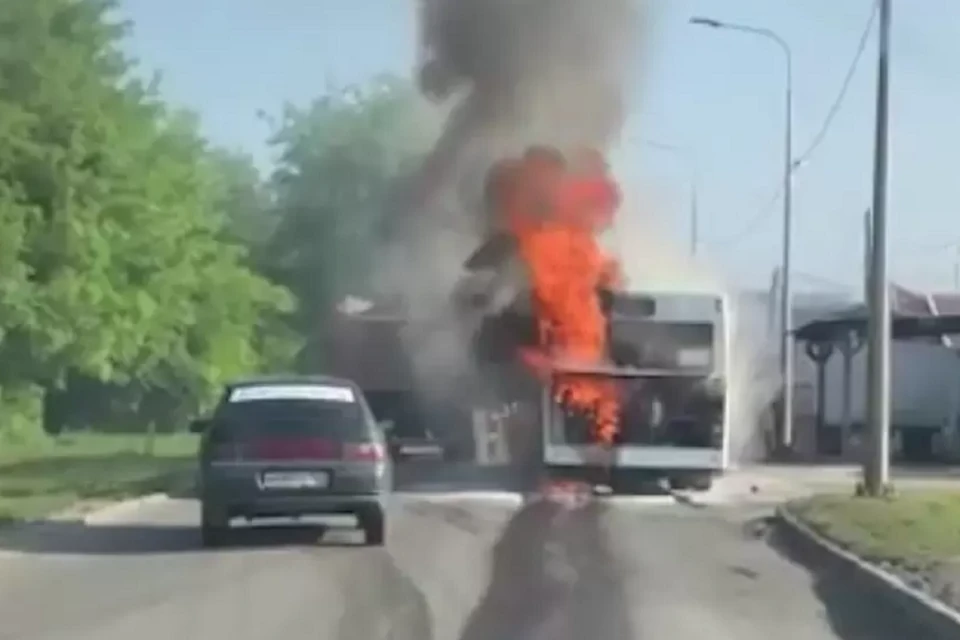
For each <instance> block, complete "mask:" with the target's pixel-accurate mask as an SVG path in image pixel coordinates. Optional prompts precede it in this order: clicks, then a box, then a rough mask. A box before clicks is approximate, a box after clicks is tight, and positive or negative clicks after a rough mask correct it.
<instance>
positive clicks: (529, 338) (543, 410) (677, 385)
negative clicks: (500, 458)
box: [462, 147, 731, 490]
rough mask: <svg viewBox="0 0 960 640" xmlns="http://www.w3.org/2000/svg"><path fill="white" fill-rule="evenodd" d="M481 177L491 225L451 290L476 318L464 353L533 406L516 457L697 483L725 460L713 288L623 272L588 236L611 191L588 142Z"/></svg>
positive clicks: (725, 344) (549, 468) (599, 473)
mask: <svg viewBox="0 0 960 640" xmlns="http://www.w3.org/2000/svg"><path fill="white" fill-rule="evenodd" d="M487 186H488V189H487V195H488V206H489V208H490V209H491V234H490V236H489V238H488V240H487V241H486V242H484V243H483V244H482V245H481V246H480V247H479V248H478V249H477V251H476V252H475V253H474V254H473V255H472V256H471V257H470V258H469V259H468V260H467V262H466V263H465V267H466V269H467V270H468V272H470V273H471V274H472V275H471V277H470V278H468V279H467V280H468V281H469V280H471V279H472V281H473V282H472V284H471V285H470V286H466V285H465V286H464V290H468V291H470V294H469V295H468V296H463V297H462V298H463V304H466V305H471V306H472V307H473V308H474V309H480V314H481V315H482V316H483V318H484V319H483V322H482V323H481V325H480V330H479V331H478V335H477V339H476V341H475V345H474V351H475V357H476V358H477V360H478V361H479V362H480V363H482V366H484V367H486V370H487V372H488V375H489V376H490V377H493V378H501V379H502V380H504V381H505V383H504V384H503V385H502V388H501V391H502V395H503V398H502V399H503V401H504V402H505V403H507V404H511V403H517V402H522V403H527V404H535V405H537V406H538V409H539V411H538V415H539V419H538V424H537V425H536V428H537V429H538V430H539V431H540V438H539V440H540V441H539V447H538V449H537V455H536V458H537V459H536V461H534V460H533V459H529V462H528V463H530V464H534V463H537V464H540V465H542V467H543V469H544V471H545V472H546V473H547V474H548V475H551V476H559V477H562V478H569V477H573V478H578V479H584V480H588V481H591V482H594V481H595V482H597V483H599V482H602V483H604V484H610V485H612V486H613V488H614V489H615V490H616V489H617V488H625V489H626V488H630V487H633V486H634V485H635V484H636V483H641V482H645V481H646V480H648V479H649V478H650V477H656V478H658V479H666V480H668V481H669V482H670V484H671V485H672V486H673V487H674V488H678V489H700V490H703V489H707V488H708V487H709V486H710V484H711V481H712V478H713V476H714V475H715V474H717V473H719V472H722V471H723V470H724V469H725V468H726V466H727V464H728V460H729V453H728V451H729V429H728V421H729V415H730V403H729V402H727V384H726V382H727V380H728V378H729V375H728V374H729V371H728V368H729V363H730V354H729V344H730V339H731V333H730V332H731V322H730V320H729V308H728V307H729V304H728V301H727V300H726V298H725V296H723V295H721V294H718V293H715V292H710V291H705V292H696V291H670V290H659V291H649V290H643V287H642V286H639V287H638V286H628V285H627V283H625V282H624V279H623V277H622V275H621V274H620V272H619V268H618V264H617V262H616V260H615V259H613V258H612V257H610V256H607V255H605V254H604V252H603V251H602V249H601V248H600V245H599V243H598V242H597V239H596V236H597V234H598V233H599V232H601V231H602V230H604V229H605V228H607V226H609V225H610V223H611V221H612V218H613V215H614V213H615V211H616V209H617V208H618V207H619V199H620V196H619V192H618V189H617V187H616V184H615V183H614V181H613V179H612V177H611V176H610V175H609V173H608V171H607V168H606V166H605V163H604V162H603V159H602V157H601V156H600V155H599V154H598V153H595V152H591V151H575V152H573V153H571V154H566V155H565V154H562V153H560V152H559V150H554V149H547V148H541V147H534V148H531V149H529V150H527V152H526V153H525V154H524V155H523V156H522V157H521V158H519V159H516V160H508V161H504V162H502V163H500V164H498V165H497V166H495V167H493V169H492V170H491V172H490V175H489V180H488V185H487ZM478 282H479V283H481V284H479V285H478V284H477V283H478ZM484 287H485V288H484ZM524 378H525V379H526V384H523V383H521V382H520V380H523V379H524ZM519 428H523V427H522V426H521V427H519ZM528 428H530V427H528Z"/></svg>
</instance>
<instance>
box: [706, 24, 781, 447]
mask: <svg viewBox="0 0 960 640" xmlns="http://www.w3.org/2000/svg"><path fill="white" fill-rule="evenodd" d="M690 24H693V25H697V26H701V27H709V28H711V29H725V30H728V31H739V32H741V33H746V34H748V35H753V36H759V37H761V38H764V39H765V40H768V41H770V42H773V43H774V44H776V45H777V46H778V47H779V48H780V50H781V51H782V52H783V56H784V63H785V68H784V71H785V75H786V77H785V81H786V82H785V93H784V98H785V105H784V106H785V108H786V109H785V113H784V115H785V116H786V118H785V122H784V137H785V140H784V156H783V160H784V162H783V257H782V259H781V264H780V320H781V323H782V327H781V333H780V376H781V380H782V381H783V401H782V403H781V409H780V419H781V430H782V433H781V440H782V442H781V444H782V445H783V448H784V450H786V451H789V450H790V448H791V447H792V446H793V373H794V372H793V368H794V365H793V361H794V352H793V345H794V340H793V290H792V286H791V275H792V270H791V266H790V262H791V259H790V255H791V248H792V244H793V243H792V233H793V170H794V166H795V163H794V160H793V54H792V53H791V51H790V45H788V44H787V41H786V40H784V39H783V38H782V37H781V36H780V35H778V34H777V33H776V32H774V31H771V30H770V29H762V28H757V27H751V26H748V25H742V24H734V23H730V22H723V21H721V20H714V19H713V18H704V17H693V18H690Z"/></svg>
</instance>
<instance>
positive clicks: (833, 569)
mask: <svg viewBox="0 0 960 640" xmlns="http://www.w3.org/2000/svg"><path fill="white" fill-rule="evenodd" d="M761 530H762V531H763V532H764V533H765V534H766V537H767V541H768V543H769V544H770V546H771V547H772V548H773V549H774V550H775V551H777V553H779V554H780V555H781V556H783V557H784V558H786V559H787V560H789V561H790V562H792V563H793V564H796V565H798V566H800V567H802V568H803V569H805V570H806V571H807V572H808V573H809V574H810V579H811V581H812V587H813V591H814V593H815V594H816V595H817V598H818V599H819V600H820V602H822V603H823V607H824V612H825V615H826V619H827V620H828V622H829V623H830V626H831V628H832V629H833V632H834V633H835V634H836V636H837V638H842V639H843V640H879V639H881V638H924V639H925V640H928V639H929V640H935V637H933V636H929V635H924V633H923V632H922V631H923V630H922V629H919V628H918V627H917V624H916V623H915V622H913V621H911V620H909V619H907V618H905V617H904V616H903V614H902V613H901V612H900V611H899V610H898V609H896V608H895V607H891V606H890V605H889V603H888V602H887V600H886V599H885V598H884V597H883V595H882V594H881V593H878V592H876V591H873V590H871V587H870V585H867V584H862V583H861V581H858V580H856V578H855V576H852V575H850V572H849V571H847V570H845V569H844V568H843V567H842V566H840V565H839V564H837V563H836V561H831V558H830V557H828V556H825V555H823V554H822V553H819V552H817V551H816V550H814V549H812V548H808V546H807V544H805V543H804V541H802V540H799V539H797V538H795V534H792V533H789V532H787V531H785V530H784V529H782V528H781V527H779V526H776V524H775V523H774V522H773V520H772V519H771V520H770V521H768V522H766V523H765V526H761V527H758V529H757V533H759V532H760V531H761Z"/></svg>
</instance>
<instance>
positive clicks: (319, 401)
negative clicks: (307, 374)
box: [213, 385, 372, 442]
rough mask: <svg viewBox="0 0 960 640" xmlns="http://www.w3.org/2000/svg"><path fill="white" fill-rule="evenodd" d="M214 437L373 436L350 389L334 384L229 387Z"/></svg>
mask: <svg viewBox="0 0 960 640" xmlns="http://www.w3.org/2000/svg"><path fill="white" fill-rule="evenodd" d="M215 422H216V427H215V429H214V434H213V437H214V439H215V440H220V441H223V440H251V439H260V438H286V437H291V438H301V437H307V438H323V439H327V440H334V441H337V442H365V441H369V440H370V438H371V436H372V429H371V428H370V425H369V424H368V422H369V421H368V420H367V419H366V412H365V411H364V406H363V404H362V402H361V400H360V398H359V397H358V396H357V394H356V393H354V391H353V390H352V389H351V388H349V387H345V386H334V385H329V386H327V385H290V386H280V385H262V386H244V387H237V388H235V389H233V390H231V391H230V392H229V393H228V395H227V397H226V398H224V401H223V402H221V404H220V407H219V408H218V410H217V414H216V418H215Z"/></svg>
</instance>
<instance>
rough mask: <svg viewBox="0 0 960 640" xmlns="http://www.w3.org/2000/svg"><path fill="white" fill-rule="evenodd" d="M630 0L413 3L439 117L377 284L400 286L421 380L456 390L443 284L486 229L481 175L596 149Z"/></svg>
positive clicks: (633, 20) (632, 39) (631, 70)
mask: <svg viewBox="0 0 960 640" xmlns="http://www.w3.org/2000/svg"><path fill="white" fill-rule="evenodd" d="M641 4H642V3H641V2H640V1H639V0H602V1H600V2H589V1H586V0H419V2H418V9H419V11H420V28H421V32H420V40H421V42H420V46H421V54H422V58H421V64H420V69H419V82H420V87H421V90H422V92H423V93H424V95H425V96H427V97H428V98H429V99H431V100H432V101H434V102H436V103H438V104H440V105H442V107H443V108H444V109H445V110H447V114H448V115H447V120H446V125H445V127H444V130H443V132H442V134H441V135H440V137H439V139H438V140H437V143H436V145H435V146H434V148H433V149H432V151H431V152H430V154H429V155H428V157H427V158H426V160H425V162H424V163H423V166H422V167H421V168H420V171H419V172H418V173H417V175H416V176H414V178H413V179H412V180H411V183H410V185H409V188H408V190H407V191H406V193H405V194H404V197H403V198H402V199H401V201H400V202H398V203H397V211H396V212H395V215H396V216H400V218H399V219H398V220H397V223H398V224H397V225H396V227H395V228H396V229H397V230H398V231H397V235H395V237H394V242H393V243H392V244H391V246H390V247H388V249H387V250H386V252H385V255H384V256H383V260H382V266H383V269H382V275H381V278H380V282H381V284H383V285H384V286H385V287H387V288H388V289H389V290H391V291H399V292H401V293H402V294H403V295H404V297H405V298H406V300H407V301H408V304H409V307H410V310H411V312H412V313H413V314H414V318H413V319H414V322H413V323H412V326H411V331H410V332H409V335H408V336H406V339H407V345H408V348H409V349H410V351H411V354H412V355H413V356H414V359H415V361H416V364H417V368H418V369H419V372H420V375H421V378H422V383H424V384H423V386H424V387H425V388H427V389H431V390H434V391H436V392H439V393H444V394H446V393H448V392H449V391H450V387H451V386H457V387H460V386H461V385H462V383H463V381H461V380H456V381H455V380H454V379H453V378H451V377H450V375H449V373H450V372H454V371H463V370H468V369H469V366H465V365H469V359H468V356H467V349H466V345H467V344H469V337H470V332H471V327H470V326H469V322H465V321H464V319H463V318H455V317H453V315H452V311H451V309H450V305H449V299H450V295H451V292H453V291H454V289H455V287H456V286H457V281H458V279H459V278H460V277H461V275H462V270H461V265H462V262H463V260H464V259H465V258H466V257H467V256H468V255H469V254H470V253H471V252H472V251H473V249H475V248H476V246H477V245H478V244H479V242H480V240H481V238H482V237H483V236H484V235H485V234H486V233H487V231H488V226H489V222H490V221H489V220H488V219H487V216H486V214H485V212H484V209H483V207H482V206H481V192H482V186H483V182H484V176H485V173H486V171H487V170H488V169H489V167H490V165H491V164H493V162H494V161H496V160H497V159H499V158H503V157H506V156H511V155H516V154H518V153H519V152H520V151H521V150H523V149H524V148H526V147H527V146H528V145H530V144H534V143H536V144H547V145H556V146H559V147H563V148H568V147H571V146H574V145H588V146H591V147H594V148H598V149H606V148H608V147H609V145H610V144H611V143H612V142H613V141H614V140H615V139H616V137H617V136H618V134H619V132H620V129H621V126H622V124H623V120H624V117H625V112H626V107H625V103H626V98H627V91H628V89H630V88H631V85H632V84H633V83H632V82H631V81H632V80H634V79H636V77H637V76H636V69H637V67H636V65H635V62H636V61H637V58H638V55H639V53H640V52H639V49H638V48H637V47H636V46H635V45H636V44H637V43H638V42H639V41H640V29H641V27H642V26H643V20H642V17H643V12H642V10H641Z"/></svg>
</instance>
